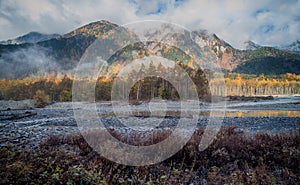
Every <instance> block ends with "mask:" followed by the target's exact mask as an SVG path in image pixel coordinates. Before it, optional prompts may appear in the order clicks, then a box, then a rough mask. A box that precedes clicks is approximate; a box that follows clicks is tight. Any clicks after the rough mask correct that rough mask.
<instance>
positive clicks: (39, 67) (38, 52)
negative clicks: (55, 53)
mask: <svg viewBox="0 0 300 185" xmlns="http://www.w3.org/2000/svg"><path fill="white" fill-rule="evenodd" d="M59 69H60V67H59V65H58V64H57V63H56V61H55V59H54V58H53V57H52V56H51V50H50V49H48V48H44V47H41V46H38V45H34V46H31V47H28V48H22V49H18V50H16V51H12V52H6V53H2V54H1V56H0V79H4V78H5V79H21V78H25V77H36V76H44V75H47V74H49V73H50V72H53V71H55V72H58V71H59Z"/></svg>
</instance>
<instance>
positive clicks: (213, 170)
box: [0, 126, 300, 185]
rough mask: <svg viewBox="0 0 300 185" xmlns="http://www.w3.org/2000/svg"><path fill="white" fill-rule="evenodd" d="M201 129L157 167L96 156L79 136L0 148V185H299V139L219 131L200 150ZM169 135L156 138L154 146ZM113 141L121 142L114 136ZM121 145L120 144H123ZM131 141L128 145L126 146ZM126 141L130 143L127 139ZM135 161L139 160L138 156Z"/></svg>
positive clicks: (294, 135)
mask: <svg viewBox="0 0 300 185" xmlns="http://www.w3.org/2000/svg"><path fill="white" fill-rule="evenodd" d="M203 131H204V128H199V129H198V130H197V131H196V132H195V133H194V135H193V137H192V138H191V140H190V141H189V142H188V144H187V145H186V146H185V147H184V148H183V149H181V150H180V151H179V152H177V153H176V154H175V155H174V156H172V157H171V158H169V159H167V160H166V161H163V162H161V163H159V164H154V165H150V166H143V167H132V166H125V165H121V164H116V163H114V162H111V161H109V160H107V159H105V158H103V157H101V156H100V155H98V154H97V153H96V152H95V151H93V150H92V148H91V147H90V146H89V145H88V144H87V143H86V141H85V140H84V138H83V137H82V136H81V135H69V136H51V137H49V138H48V139H47V140H46V141H44V142H42V143H41V144H40V145H39V147H38V148H36V149H33V148H29V149H28V148H27V149H24V148H23V147H13V146H10V147H1V149H0V163H1V166H0V179H1V180H0V183H1V184H69V185H70V184H191V183H193V184H297V182H298V183H299V182H300V170H299V166H300V162H299V159H300V134H299V132H298V131H294V132H292V133H284V134H279V135H268V134H265V133H260V134H256V135H254V136H251V137H250V136H245V134H244V133H243V132H241V131H237V130H236V128H235V127H233V126H231V127H222V129H221V131H220V132H219V134H218V135H217V137H216V139H215V141H214V142H213V143H212V144H211V145H210V146H209V147H208V148H207V149H206V150H204V151H202V152H200V151H199V150H198V145H199V142H200V140H201V135H202V134H203ZM168 134H169V133H164V132H160V133H159V134H158V135H157V137H156V138H155V139H154V140H153V139H152V140H151V141H143V142H144V143H141V144H142V145H143V144H144V145H148V144H151V142H153V143H155V142H158V141H160V140H163V139H164V138H166V136H167V135H168ZM114 136H115V137H116V138H120V139H121V136H120V135H118V134H114ZM127 137H132V136H130V135H128V136H127ZM123 139H124V138H123ZM128 139H129V140H128ZM125 140H127V141H130V138H125ZM137 155H138V154H137Z"/></svg>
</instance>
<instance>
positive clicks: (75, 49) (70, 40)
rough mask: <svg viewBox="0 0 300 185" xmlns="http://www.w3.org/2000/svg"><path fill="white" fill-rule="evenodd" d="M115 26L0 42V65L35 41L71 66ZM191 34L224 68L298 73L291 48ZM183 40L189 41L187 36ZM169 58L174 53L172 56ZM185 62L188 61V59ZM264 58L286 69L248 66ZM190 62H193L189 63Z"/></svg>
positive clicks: (93, 25) (299, 58)
mask: <svg viewBox="0 0 300 185" xmlns="http://www.w3.org/2000/svg"><path fill="white" fill-rule="evenodd" d="M117 27H118V25H117V24H114V23H111V22H109V21H106V20H101V21H96V22H91V23H89V24H87V25H84V26H81V27H79V28H77V29H75V30H73V31H71V32H69V33H66V34H64V35H61V36H59V37H55V38H51V39H49V40H44V41H40V42H36V43H23V44H18V45H14V44H8V45H1V44H0V67H1V65H5V64H6V63H7V62H8V61H9V62H11V63H14V62H15V61H14V60H16V58H15V57H8V56H9V54H10V53H12V54H13V52H16V51H18V50H20V49H26V48H31V47H33V46H35V45H38V47H37V48H39V47H43V48H46V50H43V52H45V51H46V53H45V56H51V57H52V58H53V60H54V61H55V62H56V63H57V64H58V66H59V67H58V68H57V69H58V70H72V69H74V68H75V67H76V65H77V64H78V62H79V60H80V58H81V56H82V55H83V53H84V52H85V50H86V49H87V48H88V47H89V46H90V45H91V44H92V43H93V42H94V41H95V40H96V39H98V38H103V37H105V36H106V35H107V34H108V32H109V31H110V30H113V29H114V28H117ZM128 34H129V35H130V34H132V33H129V32H128ZM193 34H194V37H195V38H197V39H195V40H193V42H194V44H196V45H198V46H199V47H200V48H201V47H202V46H207V47H208V49H209V50H210V51H211V53H212V54H213V55H214V57H215V58H216V61H217V64H216V65H219V66H220V67H221V68H222V69H223V70H224V71H227V72H238V73H240V72H242V73H245V72H247V73H249V74H257V71H260V72H261V73H264V74H281V73H282V72H283V71H284V72H290V73H297V74H298V73H300V65H299V61H300V55H299V54H297V53H291V52H290V51H286V50H281V49H278V48H274V47H262V46H259V47H258V46H257V45H255V43H253V42H252V41H251V43H250V44H252V46H255V47H257V48H252V49H248V50H240V49H236V48H234V47H232V46H231V45H230V44H229V43H227V42H226V41H224V40H222V39H220V38H219V37H218V36H217V35H216V34H211V33H208V32H207V31H206V30H197V31H192V35H193ZM154 36H155V35H154ZM168 37H169V39H173V38H174V37H175V36H174V35H168ZM182 39H190V38H187V37H186V36H184V35H182ZM185 41H186V42H191V41H189V40H185ZM249 42H250V41H249ZM253 44H254V45H253ZM142 47H143V50H145V51H146V50H147V47H146V46H142ZM161 49H162V48H160V50H161ZM120 53H122V52H120ZM146 53H147V52H146ZM173 54H175V55H176V53H174V52H173ZM167 55H168V56H170V55H172V54H171V53H167ZM114 57H115V61H117V59H118V57H121V56H114ZM171 58H174V57H172V56H171ZM182 60H187V58H186V57H185V58H182ZM266 61H267V62H266ZM278 61H280V62H278ZM182 62H184V61H182ZM185 62H186V63H187V62H191V61H185ZM264 62H265V63H268V64H269V65H274V66H278V65H277V64H278V63H279V64H280V65H281V66H282V65H284V66H285V70H283V71H282V70H278V71H276V70H272V71H271V72H268V68H267V67H263V68H262V69H260V70H256V71H253V70H251V67H253V69H255V68H259V66H260V64H263V63H264ZM275 64H276V65H275ZM253 65H254V66H253ZM280 65H279V66H278V68H280ZM191 66H195V65H194V64H191ZM261 66H264V65H261ZM289 66H290V67H289ZM245 68H247V69H245ZM249 68H250V69H249ZM16 76H17V75H16ZM0 77H1V76H0Z"/></svg>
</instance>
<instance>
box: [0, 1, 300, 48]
mask: <svg viewBox="0 0 300 185" xmlns="http://www.w3.org/2000/svg"><path fill="white" fill-rule="evenodd" d="M0 7H1V9H0V26H1V30H0V40H3V39H8V38H14V37H16V36H19V35H22V34H24V33H27V32H30V31H39V32H43V33H60V34H64V33H67V32H69V31H72V30H73V29H76V28H78V27H79V26H82V25H84V24H87V23H89V22H92V21H96V20H102V19H105V20H108V21H111V22H114V23H117V24H126V23H128V22H133V21H139V20H149V19H152V20H153V19H154V20H164V21H170V22H173V23H177V24H181V25H183V26H185V27H187V28H189V29H191V30H195V29H207V30H208V31H209V32H211V33H216V34H217V35H218V36H219V37H220V38H222V39H224V40H225V41H227V42H229V43H230V44H232V45H233V46H235V47H238V48H242V47H243V42H244V41H245V40H253V41H254V42H256V43H258V44H261V45H285V44H289V43H291V42H293V41H295V40H296V39H300V38H299V33H300V13H299V12H300V0H286V1H273V0H261V1H252V0H220V1H216V0H149V1H143V0H127V1H126V0H124V1H119V0H110V1H107V0H90V1H79V0H74V1H67V0H44V1H40V0H27V1H23V0H15V1H12V0H5V1H4V0H0Z"/></svg>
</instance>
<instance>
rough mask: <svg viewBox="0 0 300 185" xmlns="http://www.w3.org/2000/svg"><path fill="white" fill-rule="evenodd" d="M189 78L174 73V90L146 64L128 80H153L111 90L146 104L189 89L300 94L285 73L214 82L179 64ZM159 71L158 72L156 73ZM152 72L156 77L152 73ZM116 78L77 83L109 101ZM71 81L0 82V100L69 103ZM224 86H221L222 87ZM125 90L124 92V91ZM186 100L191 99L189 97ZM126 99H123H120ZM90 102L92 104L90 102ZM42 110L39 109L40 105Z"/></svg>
mask: <svg viewBox="0 0 300 185" xmlns="http://www.w3.org/2000/svg"><path fill="white" fill-rule="evenodd" d="M179 65H180V66H181V67H182V68H183V69H184V70H185V72H186V73H187V74H188V75H189V77H190V79H191V80H192V82H193V84H194V85H193V84H190V83H189V82H188V81H184V79H181V78H182V77H181V75H180V74H179V73H178V75H177V76H175V77H173V78H176V79H175V80H179V81H180V80H181V82H182V83H178V84H180V85H178V86H177V87H174V84H172V83H170V82H169V81H167V80H165V79H163V78H161V77H159V76H160V75H159V73H161V72H162V71H163V72H164V73H165V74H164V75H169V74H170V75H171V74H172V75H174V69H172V68H170V67H165V66H163V65H158V66H155V65H153V63H150V65H149V67H148V68H146V67H145V66H142V67H141V68H140V70H139V71H132V74H129V75H128V76H129V77H133V76H134V75H136V74H143V73H145V71H146V70H153V72H154V74H157V76H150V77H146V78H142V79H140V80H138V81H136V82H134V83H133V85H132V86H131V87H130V88H129V89H128V87H129V86H130V85H128V83H130V80H132V79H133V78H127V79H122V80H121V81H120V82H121V83H120V85H118V84H116V86H115V88H116V89H115V90H116V91H117V93H118V95H119V96H126V95H129V97H128V98H129V99H130V100H150V99H152V98H162V99H170V100H178V99H179V98H180V97H179V92H181V91H186V92H187V93H189V91H191V90H192V89H193V88H195V90H196V91H197V94H198V96H199V98H200V99H202V100H208V99H209V97H210V95H214V96H225V95H231V96H232V95H233V96H243V95H244V96H253V95H281V94H299V93H300V75H296V74H290V73H287V74H285V75H282V76H280V77H279V76H277V77H276V78H271V77H266V76H264V75H260V76H247V75H241V74H227V75H225V78H221V77H220V78H218V77H217V78H214V79H211V80H210V81H208V78H207V76H208V75H211V72H209V71H203V70H201V69H200V68H198V69H196V70H195V69H191V68H190V67H188V66H187V65H184V64H179ZM158 69H159V70H158ZM155 72H156V73H155ZM115 78H116V76H113V77H105V76H104V77H100V78H98V79H96V80H93V79H82V80H81V81H82V82H81V83H83V84H86V85H87V86H88V84H91V83H94V84H95V99H94V100H95V101H109V100H111V90H112V86H113V83H114V80H115ZM73 81H74V77H71V76H67V75H64V76H62V77H55V76H53V75H49V76H44V77H39V78H25V79H18V80H8V79H2V80H0V99H1V100H24V99H35V100H37V101H41V102H42V100H43V101H72V85H73ZM224 82H225V86H224ZM125 88H126V89H125ZM188 96H192V95H189V94H188ZM124 98H127V97H124ZM92 101H93V100H92ZM41 106H42V105H41Z"/></svg>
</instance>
